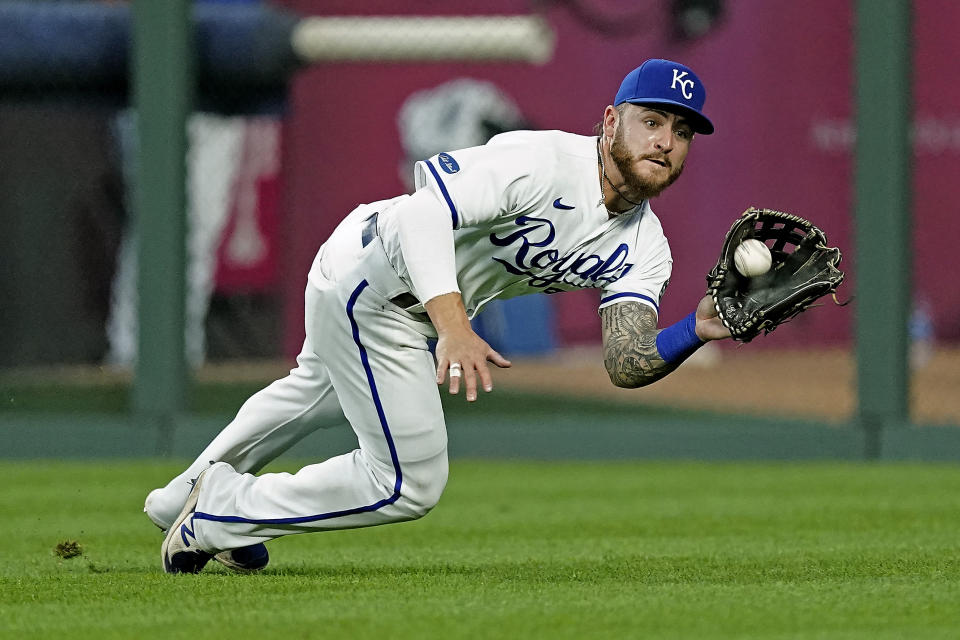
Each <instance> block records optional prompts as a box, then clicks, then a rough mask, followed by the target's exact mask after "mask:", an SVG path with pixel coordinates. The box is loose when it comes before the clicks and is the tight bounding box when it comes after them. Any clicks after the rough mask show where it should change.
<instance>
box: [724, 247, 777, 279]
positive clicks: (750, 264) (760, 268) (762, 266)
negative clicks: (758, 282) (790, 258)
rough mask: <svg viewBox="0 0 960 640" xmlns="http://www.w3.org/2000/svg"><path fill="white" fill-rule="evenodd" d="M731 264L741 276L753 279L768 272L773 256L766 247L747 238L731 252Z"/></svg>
mask: <svg viewBox="0 0 960 640" xmlns="http://www.w3.org/2000/svg"><path fill="white" fill-rule="evenodd" d="M733 264H734V266H735V267H736V268H737V271H739V272H740V273H741V275H744V276H746V277H748V278H753V277H755V276H759V275H763V274H764V273H766V272H767V271H770V265H772V264H773V256H772V255H771V254H770V249H768V248H767V245H765V244H763V242H761V241H760V240H757V239H755V238H749V239H747V240H744V241H743V242H741V243H740V244H739V245H738V246H737V248H736V250H735V251H734V252H733Z"/></svg>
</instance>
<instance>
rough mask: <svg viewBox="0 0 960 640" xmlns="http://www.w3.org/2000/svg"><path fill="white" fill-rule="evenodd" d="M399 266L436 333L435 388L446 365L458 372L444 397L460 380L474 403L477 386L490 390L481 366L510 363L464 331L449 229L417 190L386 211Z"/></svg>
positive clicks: (426, 194) (431, 200)
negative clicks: (401, 261)
mask: <svg viewBox="0 0 960 640" xmlns="http://www.w3.org/2000/svg"><path fill="white" fill-rule="evenodd" d="M391 215H394V216H396V221H397V225H396V230H397V236H398V238H399V242H400V251H401V253H402V254H403V259H404V264H405V266H406V268H407V271H408V273H409V276H410V281H411V284H412V285H413V293H414V294H415V295H416V296H417V298H418V299H419V300H422V301H423V306H424V309H425V310H426V312H427V315H428V316H429V317H430V321H431V322H432V323H433V326H434V328H435V329H436V330H437V348H436V356H437V384H443V382H444V381H445V378H446V377H447V372H448V371H449V369H450V365H452V364H454V363H456V364H457V365H459V367H460V374H461V375H458V376H451V377H450V393H454V394H455V393H458V392H459V391H460V384H461V377H462V378H463V381H462V382H463V386H464V387H465V389H466V396H467V401H468V402H473V401H474V400H476V399H477V382H476V378H477V377H479V378H480V384H481V386H482V387H483V390H484V391H491V390H492V389H493V380H492V379H491V375H490V370H489V368H488V367H487V362H492V363H493V364H495V365H497V366H498V367H509V366H510V361H509V360H507V359H506V358H504V357H503V356H501V355H500V354H499V353H497V352H496V351H494V350H493V349H492V348H491V347H490V345H488V344H487V343H486V342H485V341H484V340H483V339H482V338H481V337H480V336H478V335H477V334H476V333H475V332H474V331H473V328H472V327H471V326H470V320H469V319H468V318H467V312H466V309H464V306H463V299H462V298H461V296H460V288H459V285H458V283H457V274H456V258H455V254H454V240H453V229H452V227H451V224H450V218H449V217H448V215H447V212H446V210H445V209H444V207H443V205H441V204H440V202H439V201H438V200H437V198H436V196H435V195H434V194H433V192H432V191H430V190H427V189H421V190H420V191H417V192H416V193H415V194H413V195H412V196H410V197H409V198H407V199H405V200H403V201H401V202H400V203H399V204H397V205H396V207H395V208H394V209H393V210H391Z"/></svg>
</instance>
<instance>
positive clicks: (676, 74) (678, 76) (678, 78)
mask: <svg viewBox="0 0 960 640" xmlns="http://www.w3.org/2000/svg"><path fill="white" fill-rule="evenodd" d="M689 73H690V72H689V71H680V69H674V70H673V82H672V83H671V84H670V88H671V89H676V88H677V83H678V82H679V83H680V92H681V93H682V94H683V97H684V98H686V99H687V100H691V99H692V98H693V94H692V93H687V85H690V87H691V88H692V87H693V86H694V84H695V83H694V81H693V80H684V78H686V77H687V76H688V75H689Z"/></svg>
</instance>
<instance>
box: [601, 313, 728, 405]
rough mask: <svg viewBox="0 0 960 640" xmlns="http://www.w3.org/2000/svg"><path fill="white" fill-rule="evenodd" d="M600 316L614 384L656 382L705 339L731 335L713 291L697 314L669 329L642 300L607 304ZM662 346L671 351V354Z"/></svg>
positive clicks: (631, 386) (628, 385)
mask: <svg viewBox="0 0 960 640" xmlns="http://www.w3.org/2000/svg"><path fill="white" fill-rule="evenodd" d="M600 319H601V321H602V324H603V364H604V366H605V367H606V369H607V375H609V376H610V381H611V382H612V383H613V384H614V385H616V386H618V387H624V388H627V389H635V388H637V387H643V386H646V385H648V384H651V383H653V382H656V381H657V380H659V379H660V378H663V377H664V376H666V375H667V374H668V373H670V372H672V371H675V370H676V368H677V367H679V366H680V364H681V363H682V362H683V361H684V360H685V359H686V358H687V357H688V356H689V355H690V354H692V353H693V352H694V351H695V350H696V349H697V348H698V347H699V346H701V345H702V344H704V343H706V342H707V341H709V340H720V339H723V338H727V337H729V336H730V332H729V330H728V329H727V328H726V327H724V326H723V323H722V322H720V319H719V318H718V317H717V312H716V309H715V308H714V306H713V301H712V299H711V298H710V296H704V298H703V299H701V300H700V304H699V305H697V310H696V312H695V313H694V314H691V316H688V318H686V319H684V320H681V321H680V322H678V323H677V324H676V325H673V326H671V327H668V328H666V329H657V313H656V311H654V309H653V307H651V306H650V305H647V304H643V303H641V302H621V303H619V304H614V305H610V306H607V307H603V308H602V309H600ZM688 320H689V322H688ZM664 332H667V335H665V336H661V334H662V333H664ZM684 333H686V335H685V336H684V335H683V334H684ZM678 336H679V337H678ZM668 343H669V349H668ZM661 349H663V350H664V351H668V353H667V355H666V357H665V356H664V354H662V353H661Z"/></svg>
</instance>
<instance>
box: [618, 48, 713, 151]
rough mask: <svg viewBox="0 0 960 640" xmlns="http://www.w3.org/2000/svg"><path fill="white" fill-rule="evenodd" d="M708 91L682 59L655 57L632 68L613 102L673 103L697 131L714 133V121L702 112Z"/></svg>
mask: <svg viewBox="0 0 960 640" xmlns="http://www.w3.org/2000/svg"><path fill="white" fill-rule="evenodd" d="M706 100H707V91H706V89H704V87H703V83H702V82H700V78H698V77H697V74H695V73H694V72H693V69H691V68H690V67H687V66H685V65H682V64H680V63H679V62H673V61H670V60H661V59H659V58H655V59H652V60H647V61H646V62H644V63H643V64H642V65H640V66H639V67H637V68H636V69H634V70H633V71H631V72H630V73H628V74H627V76H626V77H625V78H624V79H623V82H622V83H621V84H620V90H619V91H617V97H616V98H615V100H614V103H613V104H614V106H617V105H620V104H623V103H624V102H629V103H630V104H642V105H651V106H654V105H661V106H665V107H668V108H669V107H672V108H673V109H671V110H674V111H677V112H678V113H680V114H681V115H683V116H684V117H685V118H687V119H688V120H689V121H690V126H692V127H693V130H694V131H695V132H697V133H703V134H710V133H713V123H712V122H710V119H709V118H707V116H705V115H704V114H703V103H704V102H706Z"/></svg>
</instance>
